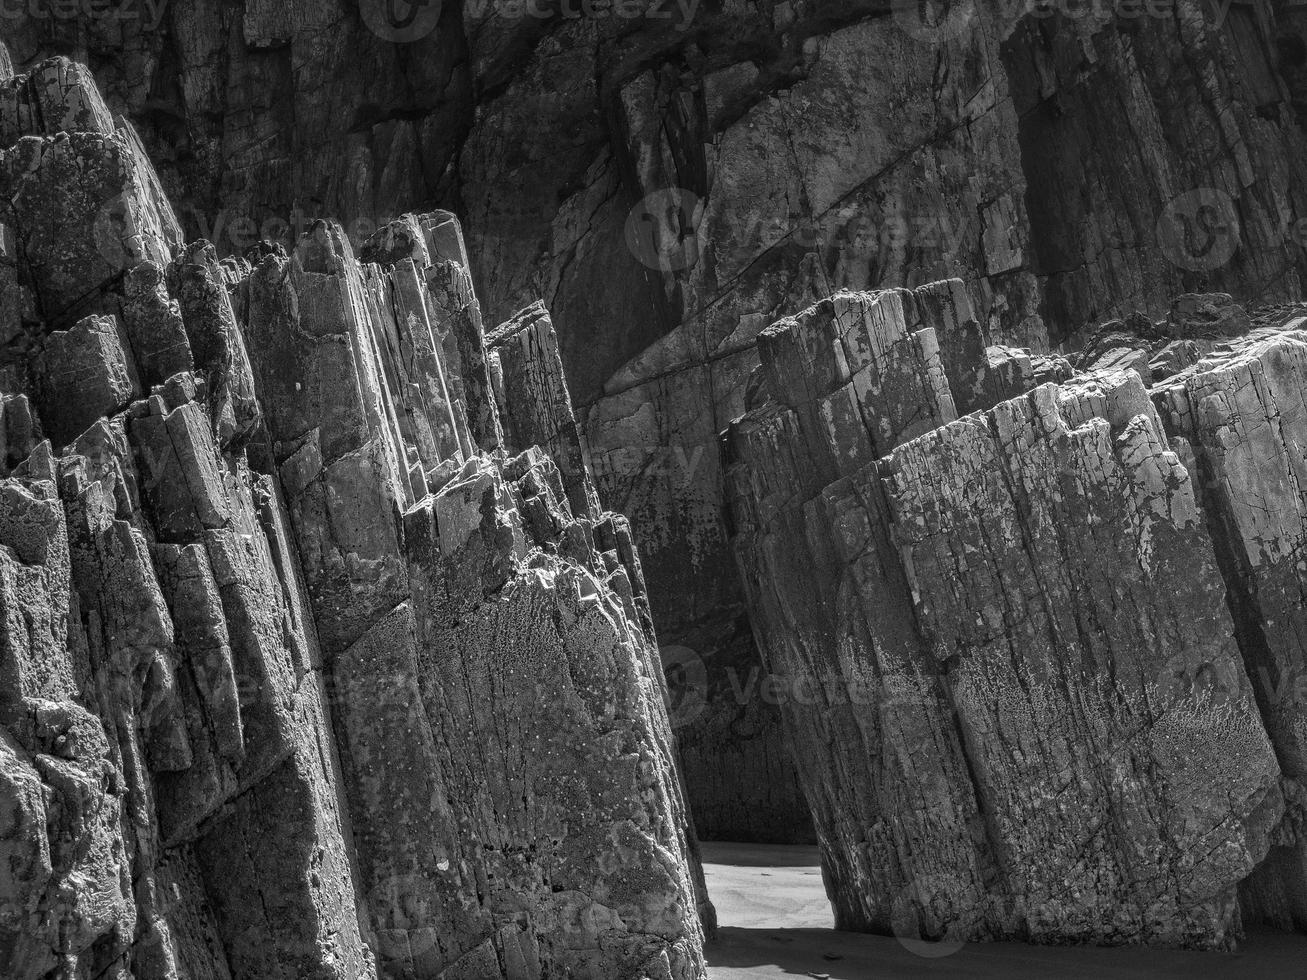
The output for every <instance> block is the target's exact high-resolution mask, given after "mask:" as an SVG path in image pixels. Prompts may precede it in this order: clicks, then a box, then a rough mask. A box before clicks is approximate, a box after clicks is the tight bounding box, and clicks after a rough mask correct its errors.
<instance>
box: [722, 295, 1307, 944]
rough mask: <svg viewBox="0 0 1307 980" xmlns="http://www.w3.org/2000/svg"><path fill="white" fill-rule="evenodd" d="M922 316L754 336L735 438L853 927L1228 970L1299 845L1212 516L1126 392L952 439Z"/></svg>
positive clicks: (798, 731) (826, 854)
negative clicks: (1089, 946) (1279, 855)
mask: <svg viewBox="0 0 1307 980" xmlns="http://www.w3.org/2000/svg"><path fill="white" fill-rule="evenodd" d="M907 297H911V294H903V293H900V292H895V291H887V292H881V293H875V294H870V293H863V294H856V293H841V294H837V295H836V296H834V297H833V298H832V299H830V300H828V301H825V302H823V303H822V304H819V305H818V306H816V307H814V308H813V309H811V310H809V311H807V312H805V313H804V314H802V315H800V316H799V317H797V318H795V319H793V320H789V321H782V322H780V323H779V324H777V325H776V326H775V327H773V328H770V329H769V330H767V331H765V332H764V333H763V334H762V337H761V341H762V343H761V353H762V363H763V373H764V385H763V387H762V391H761V393H760V398H761V395H764V394H765V395H766V396H769V400H767V401H766V402H765V403H763V404H759V405H758V407H756V408H754V409H753V410H752V411H751V412H749V413H748V414H746V415H745V416H744V417H743V418H742V419H741V420H739V421H738V422H736V423H735V424H734V425H733V426H732V429H731V431H730V434H729V437H728V438H729V449H728V453H729V457H730V459H731V461H732V462H731V467H730V471H729V478H730V480H731V499H732V509H733V514H734V517H735V521H736V529H737V537H736V540H735V546H736V549H737V555H738V558H739V561H740V565H741V569H742V573H743V578H744V581H745V583H746V585H747V587H748V588H749V590H750V599H751V608H752V611H753V614H754V616H755V623H756V624H757V625H758V628H759V632H760V634H761V636H762V640H763V646H764V650H765V653H766V657H767V661H768V664H769V666H770V667H771V668H772V670H774V671H775V672H776V673H777V674H778V675H779V677H780V678H781V683H782V684H784V685H786V686H789V687H792V688H793V689H795V690H798V691H803V692H804V693H805V695H806V696H805V697H804V698H795V699H794V700H793V702H792V703H791V704H789V705H788V706H787V708H786V711H785V715H786V724H787V732H788V733H789V735H790V738H791V740H792V743H793V745H794V751H795V755H796V758H797V759H798V760H799V762H800V767H799V769H800V772H801V774H802V775H803V778H804V780H805V791H806V793H807V794H808V797H809V799H810V800H811V801H812V802H813V810H814V814H815V816H816V820H817V827H818V833H819V835H820V838H821V843H822V846H823V859H824V862H825V865H826V870H827V874H828V879H829V880H830V882H831V886H832V898H833V900H834V902H835V906H836V910H837V917H838V920H839V922H840V923H841V924H842V925H844V926H847V927H851V928H860V929H869V930H873V931H886V932H888V931H893V932H895V933H896V934H898V935H900V936H904V937H910V938H916V937H919V936H920V937H928V938H941V937H948V938H949V939H950V940H960V939H965V938H973V937H994V936H1017V937H1022V938H1027V939H1034V940H1039V941H1054V942H1065V941H1096V942H1110V943H1119V942H1149V943H1159V944H1174V945H1186V946H1199V947H1205V946H1224V945H1228V944H1229V943H1230V942H1232V941H1233V940H1234V939H1235V938H1237V936H1238V934H1239V930H1240V927H1241V914H1240V905H1239V888H1240V885H1241V883H1243V882H1245V881H1247V880H1250V879H1251V880H1254V881H1256V880H1260V879H1261V878H1262V877H1263V876H1264V875H1265V874H1266V871H1265V866H1263V867H1261V868H1259V865H1260V864H1261V863H1262V862H1263V859H1264V858H1266V856H1267V854H1268V852H1269V851H1270V850H1271V847H1272V844H1273V843H1275V844H1280V843H1281V842H1282V841H1283V835H1285V834H1286V833H1291V830H1289V829H1288V828H1290V827H1292V825H1293V821H1292V820H1286V821H1283V822H1282V820H1281V817H1282V814H1283V813H1284V810H1285V800H1284V796H1285V795H1286V794H1285V791H1283V790H1282V787H1281V769H1280V765H1281V763H1280V762H1279V761H1278V760H1277V754H1278V755H1279V757H1280V758H1281V759H1282V758H1283V752H1282V751H1281V752H1279V753H1277V751H1276V749H1278V748H1279V745H1278V743H1276V744H1275V746H1274V748H1273V745H1272V742H1273V740H1274V737H1275V736H1274V727H1273V726H1271V725H1269V724H1268V725H1266V726H1264V725H1263V721H1262V716H1261V715H1260V713H1259V710H1258V697H1257V696H1256V695H1259V694H1260V692H1256V694H1255V688H1254V685H1253V684H1252V683H1251V682H1250V680H1249V677H1248V672H1247V671H1246V669H1245V663H1244V659H1243V657H1241V655H1240V654H1241V649H1240V644H1238V643H1236V640H1235V633H1236V631H1235V623H1234V622H1233V621H1232V619H1231V615H1230V612H1229V611H1228V610H1227V609H1226V607H1225V606H1224V605H1223V604H1222V603H1221V602H1219V601H1218V598H1219V597H1220V596H1221V595H1222V592H1223V582H1222V578H1221V571H1222V570H1221V568H1220V566H1219V564H1218V560H1217V552H1218V551H1220V550H1221V546H1214V544H1213V540H1212V538H1211V537H1210V536H1209V533H1208V529H1207V523H1206V522H1205V520H1204V512H1203V510H1202V509H1200V497H1201V496H1203V494H1202V493H1201V492H1200V491H1198V490H1197V489H1196V486H1195V480H1194V479H1193V478H1191V476H1190V472H1189V470H1187V469H1186V467H1185V465H1184V463H1183V462H1182V460H1181V456H1180V454H1179V453H1178V452H1177V451H1175V450H1174V449H1173V448H1172V446H1171V445H1170V443H1169V442H1168V438H1167V436H1166V433H1165V431H1164V429H1163V426H1162V422H1161V419H1160V418H1159V416H1158V413H1157V411H1156V410H1155V409H1154V407H1153V404H1152V402H1151V401H1150V399H1149V395H1148V392H1147V391H1146V389H1145V388H1144V386H1143V384H1142V382H1141V380H1140V378H1139V376H1138V375H1137V374H1135V373H1134V372H1099V373H1095V374H1090V375H1085V376H1083V377H1077V378H1074V379H1071V380H1069V381H1067V382H1065V383H1063V384H1062V385H1057V384H1051V383H1045V384H1041V385H1039V387H1037V388H1034V389H1033V390H1032V391H1030V392H1029V393H1027V394H1022V395H1018V396H1017V397H1015V398H1010V399H1009V400H1006V401H1001V402H999V403H998V404H996V405H994V406H993V407H990V408H988V409H985V410H981V411H979V412H976V413H973V414H971V415H967V416H964V417H961V418H957V417H956V412H955V406H954V404H953V400H952V395H951V392H950V389H949V385H948V382H947V379H946V376H945V375H946V372H945V371H944V370H943V368H942V364H941V362H940V358H939V350H940V348H941V347H942V345H941V344H939V343H938V338H937V336H936V329H935V328H933V327H919V326H918V327H915V328H914V325H913V323H912V320H911V318H910V316H908V315H906V314H905V310H908V309H911V308H912V306H913V305H914V304H913V303H912V302H911V301H910V299H908V300H907V301H905V299H906V298H907ZM1283 343H1287V344H1291V343H1293V342H1291V341H1284V342H1283ZM1195 377H1202V378H1208V377H1209V375H1208V374H1205V373H1200V374H1198V375H1196V376H1195ZM1210 383H1212V382H1211V381H1204V382H1202V384H1210ZM1195 384H1199V382H1195ZM1292 404H1293V403H1291V404H1290V405H1289V410H1290V412H1292ZM1179 448H1181V449H1183V448H1184V447H1183V446H1180V447H1179ZM1290 455H1292V454H1290ZM1240 499H1243V498H1240ZM1293 506H1294V507H1295V508H1296V501H1294V503H1293ZM1292 513H1293V514H1294V515H1295V516H1296V513H1297V512H1296V509H1295V510H1293V511H1292ZM1245 646H1246V645H1245ZM1268 728H1270V729H1271V730H1272V735H1271V737H1268V734H1267V730H1268ZM1255 872H1256V873H1255ZM1250 911H1252V910H1251V909H1250Z"/></svg>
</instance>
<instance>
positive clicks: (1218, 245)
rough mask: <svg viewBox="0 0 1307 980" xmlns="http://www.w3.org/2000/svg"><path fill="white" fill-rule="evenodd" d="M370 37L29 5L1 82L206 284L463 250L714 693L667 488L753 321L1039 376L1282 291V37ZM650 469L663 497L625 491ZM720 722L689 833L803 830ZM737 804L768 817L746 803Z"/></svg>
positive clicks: (704, 582)
mask: <svg viewBox="0 0 1307 980" xmlns="http://www.w3.org/2000/svg"><path fill="white" fill-rule="evenodd" d="M386 11H387V4H385V3H383V2H380V0H361V2H360V0H288V2H283V3H267V2H262V0H258V2H256V0H239V2H233V3H230V4H227V5H219V6H215V5H211V4H151V3H149V2H146V3H143V4H141V3H137V4H132V3H126V2H124V3H120V4H115V5H111V6H110V8H109V10H107V11H101V10H99V9H96V10H89V9H80V8H79V9H77V10H70V9H65V10H62V11H60V12H59V13H60V16H53V17H51V16H42V15H43V14H45V13H48V11H46V10H44V8H42V7H41V5H40V4H37V5H35V6H33V5H26V6H22V8H21V9H16V10H13V11H11V12H10V13H11V14H12V16H11V17H9V18H7V19H6V32H5V40H6V41H8V42H9V43H10V44H11V46H12V49H13V54H14V56H15V59H16V61H17V62H18V64H19V65H20V66H31V65H35V64H37V63H38V62H39V61H40V60H41V59H42V58H45V57H48V56H50V55H54V54H63V55H70V56H73V57H76V58H78V59H79V60H82V61H86V62H88V63H89V64H91V65H92V66H94V67H95V69H96V71H97V73H98V75H99V77H100V78H101V79H102V81H103V82H104V83H105V86H106V92H107V93H108V94H109V97H110V98H109V104H110V105H111V106H112V107H113V108H114V109H115V110H117V111H121V112H123V113H125V114H126V115H127V116H128V117H130V118H131V119H132V121H133V122H134V123H135V125H136V126H137V127H138V128H139V129H140V131H141V133H142V136H143V138H144V140H145V142H146V145H147V146H149V147H150V148H151V150H152V153H153V155H154V157H155V158H156V160H158V161H159V163H160V167H161V169H162V173H163V179H164V181H165V184H166V186H167V187H168V189H169V191H170V192H172V196H173V198H174V200H175V201H176V202H177V203H178V205H179V214H180V217H181V218H182V221H183V223H184V226H185V228H186V230H187V232H188V235H189V236H190V237H196V236H200V237H208V238H211V239H214V240H216V241H217V242H218V245H219V248H220V252H221V253H222V254H228V253H236V254H239V253H241V252H242V251H243V249H244V248H245V247H247V246H248V245H252V244H253V243H254V241H255V240H257V238H258V237H259V236H260V231H259V229H269V230H273V229H275V230H276V231H277V232H282V231H284V230H286V229H287V228H295V227H297V226H302V225H303V223H304V221H305V217H304V214H303V208H304V206H305V205H304V203H303V202H306V201H312V202H321V205H320V206H321V208H322V209H323V210H324V211H326V212H329V213H332V214H335V215H338V216H340V217H341V218H342V220H343V221H344V222H345V225H346V227H348V228H350V229H352V230H357V229H360V228H365V227H374V226H375V224H376V223H377V222H384V221H387V220H389V219H390V218H391V217H393V216H394V215H395V214H397V213H399V212H400V211H401V210H403V209H406V208H409V207H413V206H416V205H417V204H418V203H421V204H423V205H426V204H430V205H431V206H437V205H439V206H443V207H448V208H452V209H454V210H456V211H457V212H458V213H460V214H463V215H465V216H468V218H469V222H468V224H469V233H470V235H471V248H470V250H469V251H470V253H471V258H472V260H473V263H474V265H475V271H476V273H477V280H478V282H480V283H481V284H482V286H483V289H484V291H485V296H484V299H485V303H486V317H487V320H488V322H490V323H496V322H499V321H501V320H503V319H504V318H506V317H507V316H509V315H510V314H511V313H512V311H514V310H517V309H519V308H521V307H522V306H524V305H525V304H527V303H530V302H531V301H533V300H534V299H535V298H537V297H538V296H539V297H543V299H544V301H545V303H546V305H547V307H548V309H549V310H550V312H551V313H552V314H553V316H554V318H555V320H556V321H557V323H558V324H559V328H560V337H559V341H560V346H561V349H562V354H563V360H564V363H565V365H566V367H567V368H568V371H569V375H570V377H571V378H572V379H573V388H574V391H573V393H574V395H575V396H576V397H575V401H576V404H577V406H578V416H579V417H580V419H581V421H582V424H583V428H585V429H586V431H587V435H589V436H590V438H591V440H592V442H593V443H594V444H596V445H597V446H598V447H599V448H601V449H603V450H605V451H607V452H608V454H609V456H610V459H609V460H608V463H609V464H610V468H611V470H612V472H611V473H610V475H609V476H608V477H607V478H601V479H600V481H599V483H600V486H599V491H600V494H601V497H602V499H603V500H604V501H605V503H606V504H608V505H609V506H612V507H616V508H618V509H622V510H624V511H628V512H629V511H630V509H631V507H632V506H636V507H641V508H644V509H645V512H644V513H642V514H641V515H639V516H638V517H637V519H636V520H635V525H636V529H637V534H638V536H639V539H640V540H639V543H640V545H641V547H642V549H643V550H644V552H645V554H646V557H647V558H648V559H649V560H648V561H647V562H646V570H647V572H648V574H649V578H650V584H651V594H652V599H653V603H654V606H655V609H656V610H657V611H658V614H659V620H660V624H662V638H663V641H664V644H665V645H667V646H677V647H679V648H681V649H683V650H684V651H686V653H685V654H684V656H687V657H698V658H699V659H702V660H703V661H705V663H706V664H707V672H708V674H709V675H711V676H717V675H719V674H720V673H721V672H722V671H725V670H727V669H734V670H736V671H737V673H739V674H741V675H742V676H746V675H747V674H748V672H749V671H750V670H751V669H752V668H753V666H754V665H756V663H757V655H756V653H755V652H754V650H753V641H752V638H751V637H750V634H749V631H748V629H747V628H746V626H745V624H744V622H743V616H744V613H743V603H742V595H743V592H742V589H741V586H740V584H739V582H738V581H736V580H734V579H733V573H732V572H731V571H730V569H731V561H730V557H729V551H728V549H726V547H725V545H724V535H723V534H722V531H721V526H720V525H721V522H720V518H719V516H718V515H719V512H720V509H721V505H722V500H723V497H722V490H723V487H722V484H721V481H720V473H705V472H702V469H703V468H702V467H696V466H695V465H694V461H695V460H696V459H698V458H700V457H701V456H702V455H705V454H706V455H708V456H711V455H713V454H714V453H715V448H714V447H715V440H716V435H717V433H718V432H719V431H720V430H721V429H722V428H724V427H725V426H726V424H727V423H728V422H729V421H730V420H731V419H732V418H734V417H735V416H737V415H738V414H739V413H740V412H741V411H742V410H743V405H742V399H743V396H744V384H745V379H747V377H748V375H749V373H750V371H751V369H752V367H753V365H754V364H756V362H757V354H756V337H757V334H758V332H759V331H760V330H762V329H763V328H764V327H765V326H767V325H768V324H770V323H772V322H773V321H775V320H776V319H778V318H780V317H783V316H786V315H792V314H794V313H796V312H797V311H799V310H801V309H803V308H805V307H807V306H809V305H811V304H812V303H813V302H816V301H817V300H818V299H820V298H821V297H823V296H826V295H829V294H830V293H832V292H834V291H835V290H837V289H840V288H849V289H869V288H879V287H884V286H916V285H919V284H921V283H925V282H930V281H933V280H940V279H944V278H947V277H951V276H957V277H959V278H961V279H962V280H963V281H964V282H965V283H966V287H967V289H968V291H969V292H970V293H971V295H972V303H973V306H974V307H975V309H976V313H977V318H978V321H979V322H980V323H981V325H982V326H983V328H984V330H985V331H986V333H987V339H986V346H991V345H1002V346H1009V347H1017V348H1021V347H1031V348H1032V349H1034V350H1035V351H1036V352H1037V353H1039V352H1042V351H1043V349H1044V347H1045V345H1046V344H1047V343H1048V342H1049V341H1051V342H1052V343H1053V344H1057V343H1058V342H1059V341H1063V340H1065V339H1068V338H1077V339H1078V338H1079V336H1080V335H1081V333H1082V331H1084V330H1086V329H1087V328H1089V327H1091V326H1092V325H1094V324H1097V323H1099V322H1101V321H1102V320H1104V319H1107V318H1110V317H1120V316H1124V315H1127V314H1129V313H1130V312H1133V311H1134V310H1136V309H1139V310H1144V311H1146V312H1147V313H1148V314H1149V315H1150V316H1159V315H1161V314H1162V313H1164V312H1165V310H1166V306H1167V303H1168V302H1169V300H1170V298H1171V296H1173V295H1175V294H1177V293H1179V292H1182V291H1185V290H1214V289H1220V290H1226V291H1229V292H1231V293H1234V294H1236V295H1237V296H1238V297H1239V298H1241V299H1251V300H1255V301H1258V302H1264V301H1267V300H1268V299H1272V298H1275V297H1292V296H1294V295H1295V294H1296V292H1297V290H1298V288H1299V280H1300V279H1301V276H1302V273H1303V260H1302V257H1301V256H1302V253H1301V249H1300V248H1299V247H1298V246H1299V245H1301V243H1302V237H1303V226H1302V218H1303V209H1304V197H1303V195H1304V186H1303V179H1304V171H1303V164H1302V161H1303V160H1304V159H1307V156H1305V155H1304V153H1303V134H1302V127H1301V120H1302V113H1303V110H1304V106H1307V98H1304V77H1305V74H1304V67H1303V58H1302V55H1301V52H1302V50H1303V47H1304V37H1305V36H1307V32H1305V27H1307V18H1304V16H1303V15H1302V14H1301V13H1300V12H1297V11H1296V10H1295V9H1294V7H1293V6H1292V5H1287V4H1282V3H1281V4H1276V3H1268V2H1260V0H1259V2H1255V3H1208V2H1204V0H1177V2H1174V3H1165V4H1142V5H1135V4H1121V3H1103V4H1094V5H1088V6H1086V7H1084V8H1083V9H1082V8H1081V7H1080V6H1076V5H1066V4H1030V3H1017V4H999V5H995V4H985V3H973V2H959V3H953V4H949V5H925V6H922V5H917V4H912V3H897V2H891V0H839V2H829V3H821V4H795V3H792V2H790V0H762V2H759V3H755V4H748V5H732V4H723V5H713V4H700V3H695V2H693V0H690V2H685V3H680V4H672V3H663V2H650V3H648V4H643V5H641V4H635V5H631V4H626V5H625V6H624V7H623V8H622V11H621V15H617V14H616V13H615V12H610V11H608V9H607V8H604V9H603V10H596V11H593V12H592V13H593V14H594V16H589V15H588V14H586V12H582V13H583V15H582V16H568V15H567V13H566V11H565V10H564V9H562V8H558V9H554V8H550V7H549V5H544V6H542V7H540V8H539V9H538V10H536V11H534V13H537V14H541V15H542V16H526V15H524V9H523V6H522V5H521V4H520V3H516V2H507V3H500V2H487V3H479V4H478V3H471V2H469V3H465V4H443V5H438V4H425V5H414V6H413V7H412V8H411V10H410V11H409V12H410V13H411V14H412V17H411V18H410V19H407V20H406V21H405V22H404V23H403V24H402V26H400V27H396V26H395V24H392V23H391V22H390V21H389V20H388V19H387V17H386ZM955 397H956V398H957V399H958V401H959V407H961V403H962V402H965V401H966V396H965V393H964V392H963V391H961V390H956V391H955ZM637 402H639V403H640V404H641V405H644V403H646V402H647V403H648V405H649V407H642V408H641V410H640V411H638V412H637V411H635V410H633V404H635V403H637ZM680 406H689V407H690V409H689V413H690V414H687V413H686V412H683V410H682V409H681V407H680ZM691 418H693V419H705V420H707V421H706V422H705V423H704V424H703V425H702V426H700V425H697V424H694V425H692V424H690V421H688V420H689V419H691ZM620 446H625V447H631V448H630V449H629V450H623V451H622V452H621V453H619V451H618V449H617V448H615V447H620ZM687 461H688V462H687ZM664 470H665V471H667V472H666V475H664V474H663V472H662V471H664ZM649 472H653V473H654V474H656V475H655V477H654V483H656V484H660V485H658V486H656V488H655V489H650V490H648V491H645V490H642V489H639V488H638V486H637V488H636V489H632V485H638V484H642V483H644V482H646V481H645V479H644V478H645V475H646V474H647V473H649ZM687 472H688V473H689V475H688V476H687V475H685V474H686V473H687ZM597 475H598V474H597ZM605 484H607V486H605ZM628 504H629V505H630V506H628ZM632 516H633V517H635V516H636V515H632ZM663 552H665V553H666V556H667V557H666V558H663V557H661V556H660V554H659V553H663ZM685 555H693V556H694V557H693V558H691V559H690V560H688V561H687V560H686V559H685V558H684V557H677V556H685ZM687 595H691V596H701V597H704V599H705V600H706V601H703V602H696V601H691V602H687V601H686V600H685V597H686V596H687ZM723 683H725V681H723ZM734 701H735V699H734V698H733V696H729V695H728V696H727V697H726V698H725V699H724V700H722V701H720V702H719V701H718V700H717V698H716V695H714V697H713V703H714V704H717V703H721V704H722V708H720V709H715V710H713V711H711V712H706V713H705V717H709V718H711V719H712V720H713V723H714V725H715V728H714V732H713V734H712V737H711V739H704V740H702V741H701V745H702V746H703V748H704V751H705V752H707V753H708V754H707V755H705V757H704V761H703V767H704V770H705V771H707V772H711V773H714V774H715V775H716V776H717V777H718V778H716V779H714V780H712V781H706V780H705V781H701V782H700V786H701V789H700V790H699V791H696V793H695V796H696V800H697V801H699V802H698V805H699V806H700V808H701V816H707V815H708V814H709V812H710V811H711V813H712V815H713V819H712V820H711V821H704V822H705V824H708V823H711V824H712V825H713V826H715V827H716V828H717V829H718V831H719V832H720V833H722V834H728V835H733V836H746V835H750V834H753V833H756V832H757V828H758V827H759V826H760V825H766V824H767V823H768V822H769V821H770V822H771V824H772V825H777V826H779V825H784V826H791V825H798V824H801V823H802V822H803V818H802V815H801V810H802V808H801V807H798V808H796V807H795V805H794V800H795V794H794V792H793V790H792V789H790V788H789V787H792V785H793V783H792V777H789V776H786V775H784V772H785V770H787V769H788V768H789V767H787V766H786V765H785V763H784V761H783V754H782V753H781V751H780V747H779V744H778V743H777V742H776V740H775V739H774V738H773V737H772V735H771V734H770V733H771V732H772V726H771V725H770V723H768V722H767V721H765V720H764V718H762V717H759V718H753V717H744V716H741V715H739V712H738V711H737V707H736V706H734ZM713 745H717V746H720V747H721V748H720V750H718V749H714V748H712V746H713ZM736 772H748V773H750V774H752V775H754V776H756V777H758V778H754V779H751V780H750V781H749V784H752V785H768V786H774V787H779V786H786V787H787V788H786V789H783V790H781V789H777V790H774V791H770V790H769V791H768V794H767V795H758V794H757V793H756V792H754V793H753V795H752V796H750V795H749V794H750V792H751V791H750V790H749V789H748V784H744V783H739V782H736V781H734V780H733V778H732V774H733V773H736ZM713 786H720V787H721V790H720V792H719V791H717V790H714V789H713V788H712V787H713ZM739 794H744V795H743V796H739ZM738 799H743V800H751V801H752V804H751V806H745V807H741V806H737V805H736V801H737V800H738ZM732 812H734V813H753V814H760V815H761V816H759V817H757V818H752V817H751V818H749V819H748V820H747V821H743V822H739V821H735V822H733V821H732V820H731V819H730V818H729V814H730V813H732Z"/></svg>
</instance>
